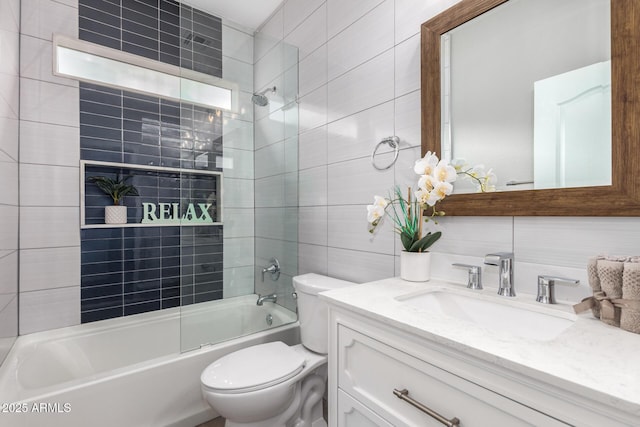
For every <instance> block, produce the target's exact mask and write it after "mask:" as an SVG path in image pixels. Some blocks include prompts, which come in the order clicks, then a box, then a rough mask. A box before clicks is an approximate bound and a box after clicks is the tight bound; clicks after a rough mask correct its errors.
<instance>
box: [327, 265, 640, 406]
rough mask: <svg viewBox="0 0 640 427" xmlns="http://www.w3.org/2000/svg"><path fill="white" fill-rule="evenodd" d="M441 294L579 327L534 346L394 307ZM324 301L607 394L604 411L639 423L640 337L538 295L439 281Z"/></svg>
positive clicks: (390, 285) (396, 284) (360, 289)
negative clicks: (472, 298)
mask: <svg viewBox="0 0 640 427" xmlns="http://www.w3.org/2000/svg"><path fill="white" fill-rule="evenodd" d="M442 288H445V289H451V290H454V292H456V293H466V294H467V295H469V294H470V295H482V298H483V299H489V298H491V299H492V300H493V301H496V302H500V303H505V304H511V305H513V304H515V305H520V306H522V305H526V306H527V307H528V308H530V309H531V310H534V311H542V312H551V313H556V314H557V315H558V316H559V317H565V318H571V319H575V323H574V324H573V325H571V326H570V327H569V328H568V329H566V330H564V331H563V332H561V333H560V335H558V336H557V337H555V338H552V339H550V340H537V339H533V338H524V337H522V336H517V335H513V334H510V333H508V332H505V331H500V330H495V328H493V329H492V328H486V327H482V326H480V325H477V324H474V323H472V322H469V321H465V320H461V319H458V318H455V317H451V316H447V315H442V314H437V313H432V312H430V311H428V310H425V309H420V308H419V307H412V306H409V305H407V304H404V303H403V302H402V301H400V300H398V299H396V298H398V297H399V299H402V297H403V296H407V295H412V294H416V293H421V292H429V291H434V290H438V289H442ZM320 295H321V298H323V299H325V300H326V301H327V302H329V303H330V304H332V305H335V306H338V307H343V308H345V309H347V310H348V311H350V312H354V313H358V314H361V315H364V316H367V317H369V318H372V319H375V320H378V321H381V322H384V323H386V324H389V325H391V326H394V327H397V328H399V329H401V330H404V331H406V332H409V333H412V334H415V335H418V336H422V337H424V338H427V339H429V340H431V341H433V342H437V343H439V344H442V345H445V346H448V347H451V348H454V349H455V350H457V351H460V352H463V353H465V354H468V355H471V356H474V357H477V358H480V359H483V360H485V361H487V362H491V363H496V364H498V365H500V366H504V367H505V368H509V369H513V370H516V371H518V372H521V373H523V374H525V375H530V376H532V377H534V378H537V379H542V380H543V381H545V382H547V383H551V384H554V385H556V386H558V387H561V388H563V389H566V390H569V391H571V392H580V393H582V394H585V395H591V397H593V398H596V399H597V398H599V397H600V398H601V397H602V393H604V394H606V395H608V396H607V397H608V399H607V404H609V405H610V406H613V407H616V408H618V409H620V410H623V411H625V412H628V413H630V414H633V415H636V416H638V417H640V334H633V333H630V332H627V331H623V330H621V329H619V328H616V327H612V326H608V325H606V324H604V323H602V322H600V321H599V320H597V319H595V318H593V316H592V315H591V312H590V311H589V312H586V313H583V314H580V315H578V316H575V315H574V314H573V309H572V307H571V305H569V304H562V303H559V304H553V305H543V304H540V303H537V302H536V301H535V296H533V295H524V294H523V295H520V294H518V296H517V297H514V298H507V297H501V296H498V295H496V289H491V288H486V289H484V290H481V291H476V290H469V289H466V287H465V286H463V285H459V284H453V283H448V282H445V281H440V280H437V279H432V280H431V281H429V282H423V283H414V282H407V281H404V280H401V279H400V278H391V279H385V280H381V281H377V282H371V283H364V284H360V285H356V286H352V287H347V288H340V289H335V290H331V291H326V292H323V293H321V294H320ZM494 296H495V299H493V297H494Z"/></svg>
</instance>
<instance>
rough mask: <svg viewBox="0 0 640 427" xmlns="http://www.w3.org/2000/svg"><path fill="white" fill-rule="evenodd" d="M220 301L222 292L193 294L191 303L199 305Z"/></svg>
mask: <svg viewBox="0 0 640 427" xmlns="http://www.w3.org/2000/svg"><path fill="white" fill-rule="evenodd" d="M219 299H222V291H219V292H207V293H204V294H195V295H194V296H193V302H194V303H196V304H197V303H201V302H208V301H215V300H219Z"/></svg>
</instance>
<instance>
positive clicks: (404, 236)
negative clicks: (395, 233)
mask: <svg viewBox="0 0 640 427" xmlns="http://www.w3.org/2000/svg"><path fill="white" fill-rule="evenodd" d="M413 236H414V235H413V234H409V233H407V232H406V231H401V232H400V241H401V242H402V246H403V247H404V249H405V250H406V251H408V252H411V250H410V248H411V246H412V245H413V241H414V237H413Z"/></svg>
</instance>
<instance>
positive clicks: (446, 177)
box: [433, 160, 458, 182]
mask: <svg viewBox="0 0 640 427" xmlns="http://www.w3.org/2000/svg"><path fill="white" fill-rule="evenodd" d="M433 176H434V177H435V178H436V180H438V181H444V182H453V181H455V180H456V178H457V177H458V172H457V171H456V169H455V168H454V167H453V166H451V165H450V164H449V162H447V161H446V160H440V162H439V163H438V165H437V166H436V168H435V169H434V171H433Z"/></svg>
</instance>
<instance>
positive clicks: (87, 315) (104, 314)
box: [80, 307, 123, 323]
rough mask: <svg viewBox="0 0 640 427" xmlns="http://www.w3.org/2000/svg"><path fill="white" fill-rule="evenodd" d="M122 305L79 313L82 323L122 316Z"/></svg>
mask: <svg viewBox="0 0 640 427" xmlns="http://www.w3.org/2000/svg"><path fill="white" fill-rule="evenodd" d="M122 313H123V310H122V307H115V308H109V309H105V310H95V311H86V312H84V311H83V312H82V313H81V314H80V321H81V322H82V323H89V322H97V321H98V320H106V319H113V318H114V317H120V316H122Z"/></svg>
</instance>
